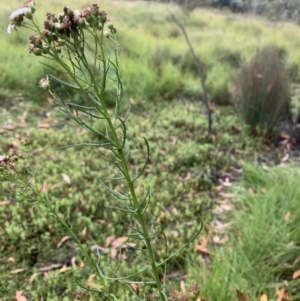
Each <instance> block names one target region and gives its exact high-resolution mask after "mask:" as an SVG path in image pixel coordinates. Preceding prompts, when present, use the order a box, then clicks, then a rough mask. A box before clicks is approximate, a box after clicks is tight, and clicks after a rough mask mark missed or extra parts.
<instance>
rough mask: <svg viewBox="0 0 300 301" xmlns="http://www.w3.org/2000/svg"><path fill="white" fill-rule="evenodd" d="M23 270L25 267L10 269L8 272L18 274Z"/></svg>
mask: <svg viewBox="0 0 300 301" xmlns="http://www.w3.org/2000/svg"><path fill="white" fill-rule="evenodd" d="M24 271H25V269H16V270H12V271H10V273H11V274H19V273H22V272H24Z"/></svg>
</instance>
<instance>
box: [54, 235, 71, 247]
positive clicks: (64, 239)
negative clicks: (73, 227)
mask: <svg viewBox="0 0 300 301" xmlns="http://www.w3.org/2000/svg"><path fill="white" fill-rule="evenodd" d="M70 238H71V236H64V237H63V238H62V239H61V240H60V242H59V243H58V244H57V246H56V247H57V248H60V247H61V245H62V244H63V243H64V242H65V241H67V240H68V239H70Z"/></svg>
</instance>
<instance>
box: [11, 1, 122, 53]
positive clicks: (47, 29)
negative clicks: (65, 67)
mask: <svg viewBox="0 0 300 301" xmlns="http://www.w3.org/2000/svg"><path fill="white" fill-rule="evenodd" d="M23 6H24V7H22V8H20V9H18V10H16V11H15V12H13V13H12V14H11V16H10V24H9V26H8V32H11V30H12V29H16V27H18V26H22V25H24V17H27V18H29V19H32V14H33V13H34V11H35V3H34V1H32V0H31V1H29V0H27V1H26V2H25V3H24V5H23ZM33 8H34V9H33ZM105 24H106V27H107V30H104V26H105ZM84 29H88V30H93V31H95V30H96V31H103V35H104V36H105V37H107V38H109V37H110V35H111V34H116V33H117V29H116V27H115V26H114V24H113V23H112V22H111V21H109V20H108V19H107V14H106V12H105V11H103V10H100V7H99V6H98V5H97V4H92V5H89V6H87V7H86V8H85V9H84V10H83V11H82V12H81V11H79V10H72V9H71V8H69V7H68V6H65V7H64V8H63V12H62V13H60V14H59V15H58V16H57V17H56V16H55V14H53V13H51V12H47V14H46V20H45V21H44V29H43V30H42V31H41V34H40V35H31V36H30V38H29V40H30V45H29V51H30V53H33V54H35V55H43V54H46V53H48V52H49V51H50V50H51V51H53V52H56V53H60V52H61V49H62V46H64V45H65V44H66V43H67V41H70V40H69V39H70V38H72V39H73V40H74V41H78V40H79V39H80V37H81V33H82V30H84Z"/></svg>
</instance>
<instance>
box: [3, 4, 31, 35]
mask: <svg viewBox="0 0 300 301" xmlns="http://www.w3.org/2000/svg"><path fill="white" fill-rule="evenodd" d="M30 14H31V16H32V12H31V10H30V8H28V7H22V8H19V9H17V10H15V11H14V12H13V13H12V14H11V15H10V17H9V25H8V28H7V32H8V33H11V31H12V29H14V30H17V27H20V26H22V25H24V17H25V15H26V16H30Z"/></svg>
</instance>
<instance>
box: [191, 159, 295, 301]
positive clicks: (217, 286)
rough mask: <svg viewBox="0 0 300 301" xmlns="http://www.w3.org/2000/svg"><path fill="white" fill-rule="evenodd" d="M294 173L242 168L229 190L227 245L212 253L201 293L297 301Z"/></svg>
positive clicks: (218, 297) (292, 170) (228, 297)
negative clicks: (283, 294) (282, 297)
mask: <svg viewBox="0 0 300 301" xmlns="http://www.w3.org/2000/svg"><path fill="white" fill-rule="evenodd" d="M299 177H300V173H299V170H297V169H295V168H293V167H292V166H286V167H275V168H274V167H273V168H268V169H266V168H263V167H261V166H257V165H250V164H246V165H245V166H244V174H243V177H242V179H241V181H240V183H238V184H236V185H234V188H233V191H234V192H235V195H236V196H235V197H234V198H233V201H232V205H233V210H232V211H231V213H230V215H231V218H230V220H231V223H230V226H229V228H228V229H226V230H225V231H226V232H225V233H226V235H228V236H229V241H228V243H226V244H225V245H223V246H221V247H217V248H216V249H214V250H215V252H216V253H215V255H214V256H212V265H211V272H208V273H205V272H204V273H203V274H202V272H199V271H197V270H195V269H194V268H192V267H191V268H190V272H191V274H193V275H195V277H196V275H197V273H200V274H202V276H201V277H203V286H202V290H203V291H205V292H206V293H208V294H210V295H211V296H212V297H213V298H215V300H220V301H227V300H233V299H234V298H235V290H240V291H242V292H243V293H244V294H245V295H246V296H247V297H248V298H249V299H250V300H258V299H259V298H260V296H261V295H263V294H267V296H268V300H276V299H277V291H278V290H279V289H281V288H284V289H285V292H286V294H287V295H288V296H289V297H290V298H292V299H293V300H298V299H299V297H300V295H299V279H297V278H296V279H293V273H294V272H295V271H297V270H299V269H300V264H299V260H298V258H299V251H300V244H299V239H300V230H299V229H300V221H299V218H298V217H299V214H300V207H299V198H298V196H299V193H300V188H299V181H298V180H299Z"/></svg>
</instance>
